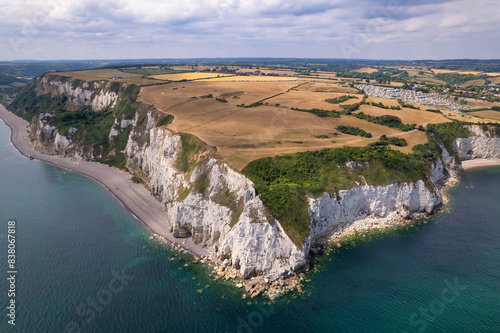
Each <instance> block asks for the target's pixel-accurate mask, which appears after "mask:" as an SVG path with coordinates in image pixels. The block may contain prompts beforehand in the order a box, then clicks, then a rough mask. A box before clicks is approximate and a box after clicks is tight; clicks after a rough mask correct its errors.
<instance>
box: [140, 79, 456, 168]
mask: <svg viewBox="0 0 500 333" xmlns="http://www.w3.org/2000/svg"><path fill="white" fill-rule="evenodd" d="M294 87H295V88H294ZM290 88H293V89H291V90H290ZM288 90H289V91H288ZM317 90H322V91H328V92H317ZM355 92H356V90H355V89H352V88H345V87H340V85H339V84H338V83H336V82H331V83H329V82H324V83H318V82H308V81H306V80H300V81H297V82H294V81H289V82H287V81H277V82H225V81H214V80H207V81H193V82H174V83H171V84H168V85H159V86H149V87H144V88H143V89H142V90H141V94H140V100H141V101H144V102H146V103H150V104H154V105H155V106H156V107H157V109H158V110H160V111H162V112H164V113H165V114H172V115H174V116H175V119H174V121H173V123H172V124H170V125H169V126H168V127H169V128H170V129H172V130H174V131H178V132H184V133H191V134H194V135H196V136H198V137H200V138H201V139H202V140H204V141H205V142H207V143H208V144H209V145H212V146H215V147H217V150H218V151H219V153H220V154H221V155H222V156H223V157H224V158H225V159H226V160H227V161H228V162H229V163H230V164H231V165H233V166H234V167H235V168H237V169H242V168H243V167H244V166H245V165H246V164H247V163H248V162H250V161H252V160H254V159H257V158H261V157H266V156H274V155H276V154H283V153H293V152H297V151H305V150H317V149H322V148H325V147H341V146H344V145H350V146H364V145H366V144H368V143H370V142H373V141H376V140H378V138H379V137H380V136H381V135H383V134H385V135H388V136H397V137H404V138H405V139H406V140H407V141H408V143H409V146H408V147H403V148H398V149H399V150H402V151H405V152H409V151H410V150H411V147H412V146H414V145H416V144H420V143H425V142H426V141H427V138H426V136H425V133H423V132H420V131H411V132H406V133H405V132H401V131H399V130H396V129H393V128H389V127H386V126H381V125H377V124H373V123H370V122H367V121H365V120H361V119H357V118H355V117H352V116H342V117H341V118H320V117H317V116H315V115H313V114H311V113H308V112H300V111H292V110H291V109H290V108H291V107H303V108H314V107H316V108H325V109H329V110H331V109H340V106H339V105H334V104H330V103H326V102H324V99H325V98H333V97H338V96H342V95H346V94H351V95H354V94H355ZM279 93H283V94H281V95H279V96H277V97H273V98H270V99H268V100H265V101H264V103H265V104H264V105H261V106H258V107H252V108H243V107H238V106H237V105H239V104H245V105H250V104H252V103H255V102H257V101H260V100H262V99H265V98H268V97H271V96H274V95H276V94H279ZM208 94H212V95H213V96H214V97H219V96H222V97H224V98H225V99H227V101H228V102H227V103H222V102H219V101H216V100H215V98H201V96H204V95H208ZM193 97H194V98H193ZM361 98H362V95H357V98H356V99H351V100H348V101H346V102H344V104H352V103H355V102H356V101H360V100H361ZM394 102H395V101H392V100H384V104H391V103H394ZM276 104H280V106H278V107H277V106H275V105H276ZM368 108H369V109H367V110H365V111H366V112H368V111H369V110H371V108H372V107H368ZM373 109H380V108H373ZM380 110H382V111H385V112H384V113H383V114H389V113H388V112H387V111H388V110H384V109H380ZM405 111H406V110H405ZM412 111H414V110H411V111H410V112H408V113H405V114H404V116H401V118H402V119H404V120H403V121H405V122H406V121H407V120H408V122H409V120H411V121H412V122H415V123H419V124H426V122H436V121H439V122H441V121H447V120H446V119H444V118H443V117H442V116H441V115H439V114H434V113H430V112H425V111H419V112H420V113H421V114H418V115H417V114H416V113H415V112H412ZM400 112H401V111H400ZM422 115H424V117H422ZM426 116H428V117H430V118H429V119H423V118H425V117H426ZM414 118H419V119H418V121H416V120H415V121H413V120H414ZM339 125H348V126H356V127H360V128H362V129H364V130H365V131H367V132H371V133H372V135H373V138H371V139H368V138H362V137H359V136H351V135H346V134H342V133H339V132H337V131H336V127H337V126H339ZM317 135H327V136H328V137H329V138H326V139H322V138H317V137H316V136H317ZM332 141H334V142H332Z"/></svg>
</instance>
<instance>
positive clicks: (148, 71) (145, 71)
mask: <svg viewBox="0 0 500 333" xmlns="http://www.w3.org/2000/svg"><path fill="white" fill-rule="evenodd" d="M121 71H122V72H124V73H133V74H141V75H146V76H148V75H162V74H178V73H184V72H186V71H184V70H172V69H163V68H158V67H147V68H146V67H142V68H130V69H128V68H127V69H122V70H121Z"/></svg>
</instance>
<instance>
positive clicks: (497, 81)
mask: <svg viewBox="0 0 500 333" xmlns="http://www.w3.org/2000/svg"><path fill="white" fill-rule="evenodd" d="M489 80H490V81H491V82H493V83H496V84H500V76H497V77H493V78H491V79H489Z"/></svg>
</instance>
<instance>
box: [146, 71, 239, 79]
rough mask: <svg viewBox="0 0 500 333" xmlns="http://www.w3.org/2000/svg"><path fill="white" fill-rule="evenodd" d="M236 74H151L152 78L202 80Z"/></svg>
mask: <svg viewBox="0 0 500 333" xmlns="http://www.w3.org/2000/svg"><path fill="white" fill-rule="evenodd" d="M226 76H234V75H233V74H220V73H210V72H206V73H192V72H191V73H179V74H161V75H151V76H149V77H150V78H153V79H156V80H163V81H182V80H188V81H192V80H200V79H208V78H217V77H226Z"/></svg>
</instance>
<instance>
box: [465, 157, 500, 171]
mask: <svg viewBox="0 0 500 333" xmlns="http://www.w3.org/2000/svg"><path fill="white" fill-rule="evenodd" d="M489 166H500V158H488V159H475V160H467V161H462V169H464V171H467V170H470V169H474V168H482V167H489Z"/></svg>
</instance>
